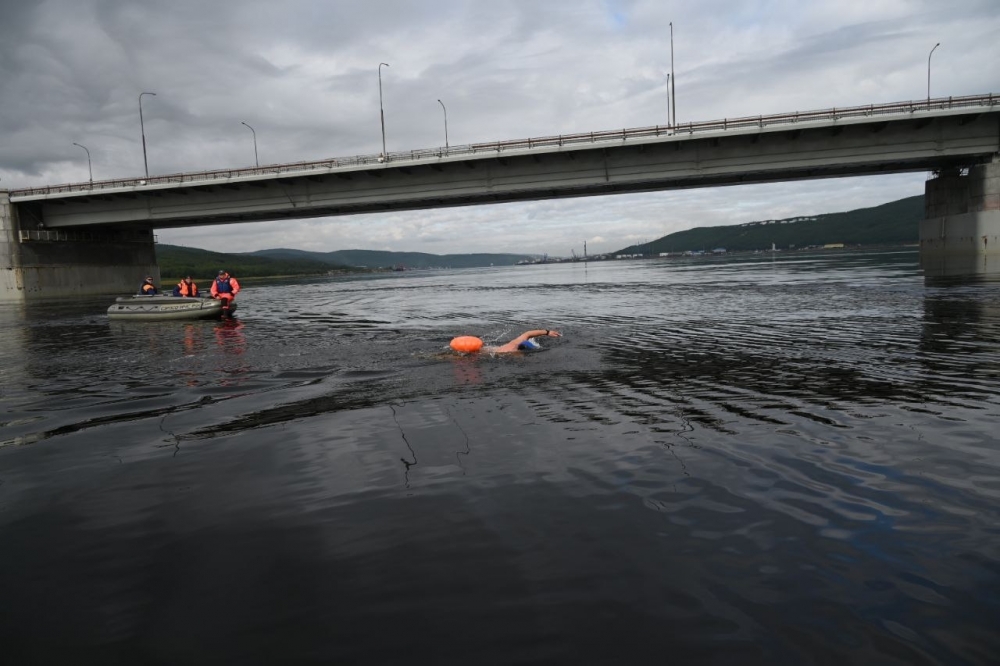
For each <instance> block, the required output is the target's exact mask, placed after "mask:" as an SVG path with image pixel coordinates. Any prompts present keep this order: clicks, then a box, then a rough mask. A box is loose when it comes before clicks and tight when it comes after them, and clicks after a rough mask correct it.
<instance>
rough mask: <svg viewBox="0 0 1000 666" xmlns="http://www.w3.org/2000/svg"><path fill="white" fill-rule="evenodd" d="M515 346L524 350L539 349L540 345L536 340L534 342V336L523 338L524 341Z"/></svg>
mask: <svg viewBox="0 0 1000 666" xmlns="http://www.w3.org/2000/svg"><path fill="white" fill-rule="evenodd" d="M517 348H518V349H523V350H525V351H534V350H536V349H541V348H542V346H541V345H540V344H538V343H537V342H535V339H534V338H528V339H527V340H525V341H524V342H522V343H521V344H519V345H518V346H517Z"/></svg>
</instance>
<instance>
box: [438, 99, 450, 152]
mask: <svg viewBox="0 0 1000 666" xmlns="http://www.w3.org/2000/svg"><path fill="white" fill-rule="evenodd" d="M438 104H440V105H441V108H442V109H443V110H444V151H445V152H446V153H447V152H448V109H447V108H446V107H445V105H444V102H442V101H441V100H438Z"/></svg>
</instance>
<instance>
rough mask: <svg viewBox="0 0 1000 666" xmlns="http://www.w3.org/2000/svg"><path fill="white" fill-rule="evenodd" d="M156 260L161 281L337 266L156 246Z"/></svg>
mask: <svg viewBox="0 0 1000 666" xmlns="http://www.w3.org/2000/svg"><path fill="white" fill-rule="evenodd" d="M156 261H157V263H158V264H159V265H160V275H161V276H162V277H164V278H182V277H184V276H186V275H190V276H191V277H193V278H194V279H195V282H197V281H198V280H202V281H205V280H210V279H212V278H214V277H215V276H216V274H217V273H218V272H219V271H220V270H227V271H229V272H230V273H231V274H233V275H235V276H236V277H237V278H247V277H270V276H274V275H317V274H322V273H326V272H328V271H330V270H332V269H334V268H337V266H333V265H331V264H329V263H327V262H323V261H315V260H310V259H295V260H292V259H281V258H273V259H272V258H269V257H258V256H254V255H252V254H224V253H222V252H212V251H210V250H199V249H196V248H192V247H180V246H178V245H165V244H162V243H158V244H157V245H156Z"/></svg>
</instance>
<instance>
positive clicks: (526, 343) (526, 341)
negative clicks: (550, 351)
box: [451, 328, 562, 354]
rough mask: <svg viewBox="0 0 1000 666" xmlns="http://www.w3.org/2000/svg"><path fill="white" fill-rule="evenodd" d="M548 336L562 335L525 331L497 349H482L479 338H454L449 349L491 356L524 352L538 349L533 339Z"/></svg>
mask: <svg viewBox="0 0 1000 666" xmlns="http://www.w3.org/2000/svg"><path fill="white" fill-rule="evenodd" d="M543 335H545V336H548V337H550V338H560V337H562V333H560V332H559V331H557V330H555V329H549V328H544V329H543V328H537V329H532V330H530V331H525V332H524V333H522V334H521V335H519V336H517V337H516V338H514V339H513V340H511V341H510V342H508V343H507V344H505V345H501V346H499V347H484V346H483V341H482V340H480V339H479V338H475V337H472V336H463V337H459V338H455V339H454V340H452V341H451V348H452V349H454V350H455V351H460V352H475V351H480V350H482V351H485V352H489V353H491V354H506V353H508V352H516V351H526V350H531V349H539V348H540V345H539V344H538V343H537V342H535V340H534V338H538V337H541V336H543Z"/></svg>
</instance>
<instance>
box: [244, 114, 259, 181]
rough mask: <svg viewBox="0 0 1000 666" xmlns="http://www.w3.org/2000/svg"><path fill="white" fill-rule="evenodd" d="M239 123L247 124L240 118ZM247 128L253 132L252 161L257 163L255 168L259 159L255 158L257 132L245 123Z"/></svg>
mask: <svg viewBox="0 0 1000 666" xmlns="http://www.w3.org/2000/svg"><path fill="white" fill-rule="evenodd" d="M240 125H247V124H246V123H245V122H243V121H242V120H241V121H240ZM247 129H249V130H250V131H251V132H252V133H253V161H254V163H255V164H256V165H257V168H258V169H259V168H260V160H259V159H257V132H254V131H253V128H252V127H250V126H249V125H247Z"/></svg>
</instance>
